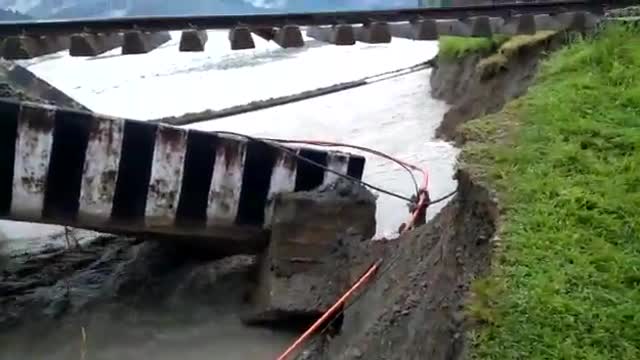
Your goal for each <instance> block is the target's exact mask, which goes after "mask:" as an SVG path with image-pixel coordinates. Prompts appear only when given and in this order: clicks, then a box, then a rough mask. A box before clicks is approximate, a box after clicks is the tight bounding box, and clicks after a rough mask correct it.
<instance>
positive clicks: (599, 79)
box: [461, 28, 640, 359]
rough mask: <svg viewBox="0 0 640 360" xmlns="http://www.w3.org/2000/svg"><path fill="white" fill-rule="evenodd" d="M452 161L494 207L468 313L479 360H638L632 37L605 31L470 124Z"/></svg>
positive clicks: (636, 45) (639, 256) (637, 50)
mask: <svg viewBox="0 0 640 360" xmlns="http://www.w3.org/2000/svg"><path fill="white" fill-rule="evenodd" d="M464 131H465V132H466V133H467V134H466V135H467V138H471V139H473V140H474V141H472V142H471V143H469V144H468V145H467V146H466V148H465V149H464V151H463V154H462V157H461V162H462V163H463V164H465V165H466V166H469V167H470V169H472V171H475V172H476V173H477V174H478V175H479V176H480V178H481V179H483V180H485V181H488V182H490V183H491V185H492V186H493V187H494V188H495V189H496V190H497V193H498V195H499V197H500V201H501V205H502V206H503V208H504V216H503V224H502V229H501V234H500V237H501V239H502V240H501V241H500V244H501V246H500V247H499V248H500V251H499V254H498V255H497V256H496V259H495V269H494V272H493V274H492V276H491V277H489V278H487V279H485V280H482V281H479V282H477V283H476V284H475V285H474V287H473V288H474V289H473V290H474V299H473V300H472V301H471V304H470V306H469V308H468V310H469V312H470V313H471V315H472V317H473V318H475V319H476V320H478V321H479V322H481V323H483V324H484V326H481V327H479V328H478V330H476V331H474V332H473V333H472V337H473V340H474V342H475V348H474V351H473V357H475V358H480V359H640V34H637V33H632V32H630V31H627V30H622V29H619V28H610V29H608V30H607V31H606V32H605V33H604V34H602V35H601V36H600V37H599V38H598V39H595V40H587V41H582V42H577V43H575V44H573V45H572V46H570V47H568V48H566V49H564V50H562V51H559V52H557V53H555V54H554V55H552V57H551V58H550V59H549V60H548V61H547V62H546V63H545V65H544V66H543V67H542V69H541V74H540V76H539V78H538V80H537V82H536V85H534V86H533V87H532V88H531V89H530V91H529V92H528V94H527V95H525V96H524V97H523V98H521V99H519V100H517V101H514V102H512V103H510V104H509V105H508V106H507V107H506V108H505V109H504V111H503V112H501V113H499V114H495V115H491V116H488V117H485V118H483V119H479V120H476V121H473V122H471V123H469V125H468V126H467V127H466V128H465V129H464Z"/></svg>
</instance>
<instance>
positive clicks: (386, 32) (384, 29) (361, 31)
mask: <svg viewBox="0 0 640 360" xmlns="http://www.w3.org/2000/svg"><path fill="white" fill-rule="evenodd" d="M355 34H356V40H358V41H361V42H364V43H368V44H387V43H390V42H391V30H390V29H389V24H387V23H386V22H381V21H374V22H371V23H368V24H365V25H363V26H361V27H359V28H356V29H355Z"/></svg>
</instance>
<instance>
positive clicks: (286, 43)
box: [273, 25, 304, 49]
mask: <svg viewBox="0 0 640 360" xmlns="http://www.w3.org/2000/svg"><path fill="white" fill-rule="evenodd" d="M273 41H275V43H276V44H278V45H280V46H281V47H283V48H285V49H286V48H300V47H303V46H304V40H303V39H302V32H300V27H298V26H295V25H285V26H283V27H281V28H279V29H277V30H276V32H275V34H274V37H273Z"/></svg>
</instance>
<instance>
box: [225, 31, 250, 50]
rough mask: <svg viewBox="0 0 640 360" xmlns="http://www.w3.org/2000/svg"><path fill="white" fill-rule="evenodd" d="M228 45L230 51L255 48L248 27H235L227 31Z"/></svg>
mask: <svg viewBox="0 0 640 360" xmlns="http://www.w3.org/2000/svg"><path fill="white" fill-rule="evenodd" d="M229 44H230V45H231V50H246V49H254V48H255V47H256V45H255V43H254V42H253V37H252V36H251V30H249V28H248V27H242V26H239V27H235V28H233V29H231V30H229Z"/></svg>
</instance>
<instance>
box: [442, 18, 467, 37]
mask: <svg viewBox="0 0 640 360" xmlns="http://www.w3.org/2000/svg"><path fill="white" fill-rule="evenodd" d="M436 27H437V29H438V35H440V36H442V35H446V36H470V35H471V27H470V26H469V25H467V24H465V23H464V22H462V21H460V20H442V21H438V22H437V23H436Z"/></svg>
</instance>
